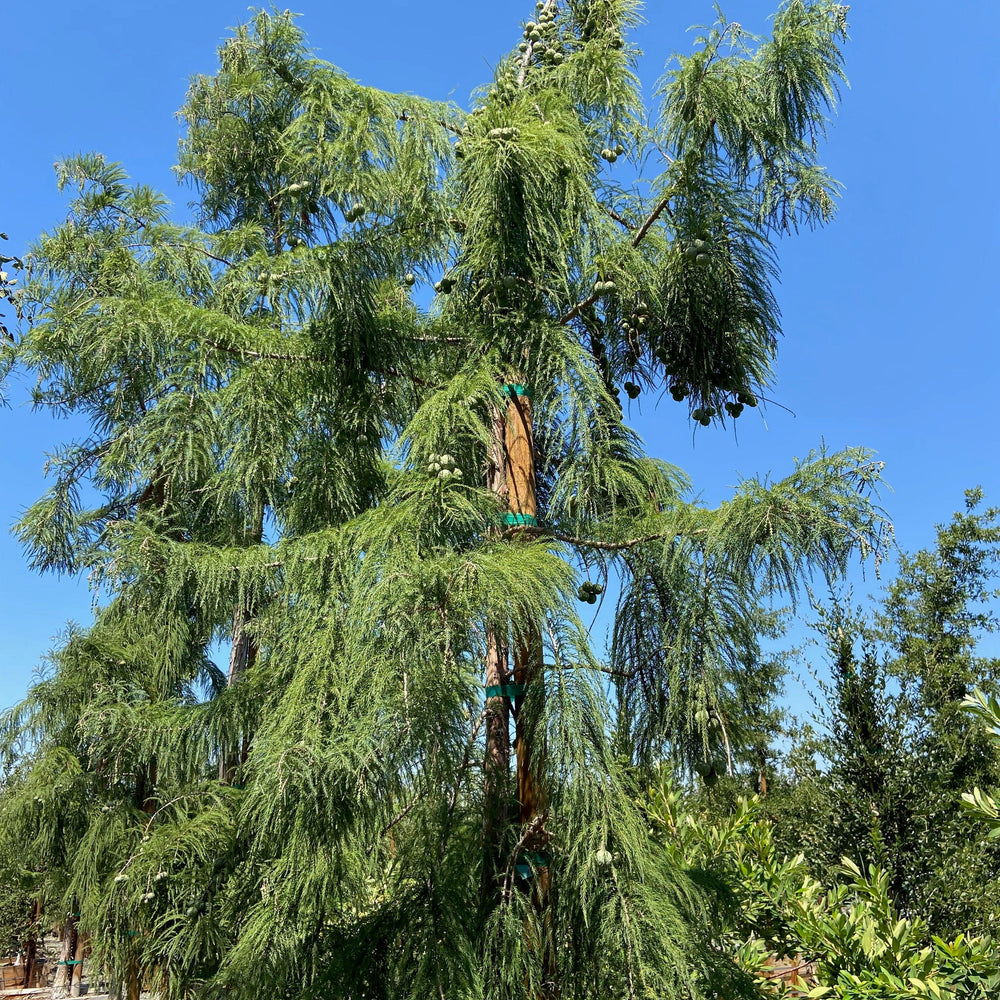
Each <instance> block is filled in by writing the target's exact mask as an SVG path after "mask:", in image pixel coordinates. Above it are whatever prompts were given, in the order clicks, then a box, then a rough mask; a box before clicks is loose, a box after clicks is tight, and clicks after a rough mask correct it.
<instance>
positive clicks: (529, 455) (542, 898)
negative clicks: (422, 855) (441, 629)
mask: <svg viewBox="0 0 1000 1000" xmlns="http://www.w3.org/2000/svg"><path fill="white" fill-rule="evenodd" d="M506 391H507V393H508V404H507V419H506V422H505V426H504V454H505V464H506V473H507V506H508V510H509V512H510V515H511V518H510V520H511V521H512V523H513V525H515V526H516V525H525V526H527V525H534V524H535V523H536V516H537V512H538V507H537V499H536V477H535V443H534V433H533V428H532V418H531V397H530V396H529V395H528V394H527V392H525V391H524V390H523V388H522V387H520V386H510V387H508V388H507V390H506ZM543 667H544V660H543V651H542V633H541V628H540V623H538V622H531V623H528V624H527V625H526V626H524V628H523V631H521V632H520V634H517V635H515V636H514V684H515V691H516V695H515V699H514V721H515V727H516V734H517V798H518V802H519V817H518V818H519V820H520V823H521V837H520V840H521V844H522V846H523V848H524V850H525V851H530V852H532V854H533V857H532V858H531V862H532V866H533V869H534V875H533V880H532V898H533V901H534V904H535V910H536V913H537V915H538V933H531V934H530V935H529V945H530V947H532V948H533V949H535V950H536V953H538V957H539V958H540V968H541V971H542V972H543V974H544V976H545V979H546V981H547V982H549V983H552V982H553V981H554V979H555V971H556V968H555V947H554V944H555V943H554V940H553V928H552V923H551V912H550V909H549V897H550V892H551V887H552V883H551V880H552V875H551V872H550V870H549V867H548V856H547V854H546V849H547V847H548V841H549V838H548V834H547V833H546V831H545V820H546V815H547V811H548V799H547V796H546V794H545V787H544V782H543V777H542V771H543V769H544V749H545V748H544V734H543V733H542V732H541V731H540V729H539V725H540V723H541V712H542V707H543V705H544V698H545V689H544V683H545V677H544V669H543ZM529 705H530V709H529ZM550 993H551V990H550V989H549V988H548V987H546V988H544V989H543V992H542V994H540V995H541V996H548V995H550Z"/></svg>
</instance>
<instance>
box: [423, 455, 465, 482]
mask: <svg viewBox="0 0 1000 1000" xmlns="http://www.w3.org/2000/svg"><path fill="white" fill-rule="evenodd" d="M427 471H428V473H429V474H430V475H432V476H436V477H437V478H438V479H444V480H448V479H454V480H460V479H461V478H462V470H461V469H460V468H459V467H458V464H457V463H456V462H455V456H454V455H438V454H434V455H429V456H428V463H427Z"/></svg>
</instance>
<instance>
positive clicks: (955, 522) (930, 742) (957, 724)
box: [775, 490, 1000, 935]
mask: <svg viewBox="0 0 1000 1000" xmlns="http://www.w3.org/2000/svg"><path fill="white" fill-rule="evenodd" d="M981 502H982V493H981V491H979V490H970V491H968V492H967V493H966V505H965V510H964V511H961V512H959V513H956V514H955V515H954V517H953V518H952V520H951V522H950V523H949V524H947V525H942V526H939V527H938V529H937V538H936V544H935V546H934V548H932V549H923V550H920V551H919V552H917V553H916V554H915V555H912V556H911V555H906V554H902V555H901V557H900V562H899V572H898V574H897V576H896V578H895V579H894V580H893V581H892V582H891V583H890V584H889V586H888V587H887V589H886V595H885V598H884V600H883V603H882V606H881V608H879V609H878V610H877V611H876V613H875V614H874V615H873V616H871V617H869V616H866V615H865V614H863V613H861V612H860V611H858V610H855V609H852V608H851V607H849V606H848V605H846V604H845V603H843V602H840V601H838V600H836V599H835V600H834V601H833V602H832V604H831V606H830V607H828V608H820V609H819V620H818V622H817V627H818V629H819V631H820V633H821V635H822V636H823V638H824V640H825V642H826V644H827V648H828V651H829V656H830V669H831V674H832V679H831V682H830V684H829V686H827V687H825V688H824V689H823V694H824V696H825V705H824V706H823V707H822V712H823V716H824V719H823V721H824V723H825V726H826V729H827V736H826V738H825V739H821V740H820V741H819V743H818V745H817V747H816V749H817V750H818V752H819V754H820V755H821V756H822V758H824V759H825V760H826V761H827V762H828V767H827V768H826V769H825V770H824V771H823V772H822V773H818V774H816V775H814V776H813V778H812V780H811V781H810V782H808V787H806V785H805V784H803V785H802V786H801V787H798V788H796V789H794V790H793V791H792V792H791V793H790V795H789V801H788V802H787V803H783V804H782V806H781V807H779V808H778V809H777V810H776V811H775V815H776V816H777V818H778V826H779V829H782V828H784V827H785V826H788V825H789V824H790V825H791V827H792V829H791V830H790V831H789V833H790V834H791V835H792V836H794V837H795V838H796V840H797V841H799V842H801V841H802V840H803V838H804V839H806V840H807V841H808V842H810V843H812V844H813V845H814V846H815V848H816V852H815V855H814V856H812V857H810V862H811V864H812V865H813V866H814V867H813V870H814V871H815V872H817V873H820V872H822V871H825V870H828V869H829V867H830V866H832V865H836V864H838V863H839V861H840V859H841V858H842V857H845V856H846V857H850V858H852V859H853V860H854V861H856V862H857V863H858V864H859V865H860V866H861V867H862V868H863V869H867V867H869V866H871V865H873V864H874V865H878V866H879V867H880V868H882V869H884V870H885V872H886V874H887V878H888V892H889V895H890V898H891V899H892V901H893V904H894V906H895V907H896V908H897V909H898V910H899V911H900V913H901V914H902V915H904V916H912V917H919V918H921V919H923V920H925V921H927V923H928V925H929V927H930V929H931V931H933V932H934V933H938V934H942V935H944V934H955V933H959V932H962V931H969V930H970V929H976V928H980V929H985V928H986V927H988V926H989V924H990V923H991V922H992V920H993V915H994V913H996V912H997V911H998V908H1000V895H998V894H997V893H995V892H993V891H992V890H991V888H990V887H992V886H994V885H995V884H996V879H997V875H998V873H1000V853H998V852H997V850H996V848H995V846H994V845H992V844H987V843H985V842H984V838H983V837H982V836H981V832H980V831H977V829H976V827H975V824H974V823H972V822H971V821H970V819H969V817H968V816H966V815H964V814H963V813H962V812H961V811H959V810H957V809H956V808H955V807H956V805H957V803H958V800H959V796H960V795H961V793H962V792H963V791H966V790H967V789H969V788H970V787H972V786H974V785H978V786H980V787H992V786H994V785H996V784H997V783H1000V761H998V756H997V754H996V751H995V748H994V747H993V746H992V744H991V743H990V741H989V740H988V738H987V737H986V735H985V734H984V733H982V732H981V731H979V730H978V729H977V728H976V727H975V726H973V725H971V724H970V720H969V717H968V715H967V713H966V712H965V711H964V710H963V704H964V703H965V701H966V699H967V698H968V696H969V694H970V692H971V691H972V689H973V687H974V685H976V684H981V685H982V686H983V687H984V690H987V691H990V692H992V691H995V678H996V672H997V661H996V660H993V659H990V658H986V657H982V656H978V655H977V651H976V648H977V643H978V641H979V639H980V638H981V637H982V636H983V635H984V634H988V633H991V632H993V631H995V630H996V628H997V620H996V618H995V616H994V615H993V613H992V612H991V610H990V608H989V601H990V600H991V599H992V598H994V597H995V596H997V591H996V590H995V589H994V588H993V586H992V583H993V576H994V571H995V565H996V562H997V559H998V557H1000V510H998V509H997V508H986V509H981V508H980V504H981ZM802 796H807V797H809V798H810V802H811V807H810V813H811V816H812V818H810V817H809V816H807V815H805V814H804V813H803V812H802V810H797V809H796V808H795V806H794V802H795V800H796V799H797V798H800V797H802ZM817 796H818V799H819V801H820V803H821V805H820V806H819V807H818V808H817V803H816V801H815V800H816V798H817ZM786 806H787V807H788V808H787V809H786ZM792 817H794V818H792ZM803 822H805V824H806V825H807V826H809V827H811V830H809V831H804V830H803V826H802V824H803Z"/></svg>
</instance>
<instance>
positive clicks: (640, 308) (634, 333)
mask: <svg viewBox="0 0 1000 1000" xmlns="http://www.w3.org/2000/svg"><path fill="white" fill-rule="evenodd" d="M648 323H649V303H648V302H646V300H645V299H639V301H638V302H636V304H635V308H634V309H633V310H632V312H631V313H629V315H628V317H627V318H623V319H622V320H621V322H620V323H619V324H618V325H619V326H620V327H621V331H622V333H624V334H625V336H626V337H628V339H629V341H631V342H635V341H636V340H638V339H639V336H640V335H641V334H642V332H643V331H644V330H645V329H646V326H647V325H648Z"/></svg>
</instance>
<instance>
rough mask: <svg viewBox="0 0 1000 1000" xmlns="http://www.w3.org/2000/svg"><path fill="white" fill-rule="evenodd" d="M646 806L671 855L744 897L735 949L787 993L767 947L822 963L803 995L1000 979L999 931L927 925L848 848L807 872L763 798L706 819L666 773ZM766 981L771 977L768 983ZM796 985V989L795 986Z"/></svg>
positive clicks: (772, 986)
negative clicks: (785, 844) (778, 838)
mask: <svg viewBox="0 0 1000 1000" xmlns="http://www.w3.org/2000/svg"><path fill="white" fill-rule="evenodd" d="M646 809H647V815H648V816H649V818H650V821H651V823H652V824H653V826H654V829H655V830H656V831H657V832H658V837H659V839H660V840H661V842H662V844H663V846H664V850H665V851H666V852H667V853H668V854H669V855H670V856H671V857H672V858H673V859H674V861H675V863H678V864H686V865H688V866H691V867H694V868H696V869H698V870H701V871H705V872H706V873H711V875H712V876H713V877H717V878H722V879H723V880H724V881H725V883H726V884H727V885H728V886H729V887H730V888H731V890H732V891H733V893H734V894H735V896H736V900H737V905H736V906H735V907H733V908H732V909H731V910H730V911H729V913H728V914H727V917H728V919H727V920H726V923H725V930H724V933H725V935H726V937H727V938H728V941H729V950H731V951H733V952H734V953H736V954H738V955H739V957H740V960H741V962H742V963H743V964H744V966H745V967H746V968H747V969H748V970H750V971H752V972H755V973H756V974H758V975H760V976H763V977H764V980H765V983H766V984H767V988H768V991H769V992H770V991H771V990H777V991H778V995H783V994H782V993H781V985H780V983H776V982H775V980H773V979H771V978H770V976H771V975H773V972H772V964H771V961H772V960H771V959H770V958H769V956H774V955H777V956H782V955H785V956H789V957H793V956H797V961H798V962H799V964H800V965H801V966H803V967H806V966H809V965H810V964H814V966H815V973H814V974H810V973H809V972H808V971H807V972H806V975H807V976H810V975H812V982H810V983H808V985H807V987H806V989H807V990H808V992H807V993H806V995H807V996H810V997H817V998H818V997H830V998H842V1000H902V998H904V997H905V998H913V997H925V998H941V997H947V998H954V1000H958V998H968V1000H973V998H986V997H989V996H993V995H994V994H995V991H996V990H997V988H998V987H1000V948H998V947H997V945H996V943H995V942H994V941H993V939H992V938H991V937H988V936H983V937H970V936H966V935H964V934H959V935H957V936H956V937H955V938H953V939H951V940H945V939H943V938H941V937H938V936H934V935H931V934H930V933H929V931H928V928H927V925H926V923H925V922H924V921H922V920H920V919H919V918H907V917H900V915H899V913H898V911H897V910H896V909H895V907H894V906H893V904H892V901H891V899H890V893H889V877H888V875H887V873H885V872H884V871H882V870H880V869H878V868H877V867H875V866H872V867H870V868H865V869H862V868H861V867H859V866H858V865H856V864H855V863H854V862H852V861H849V860H848V859H846V858H845V859H844V860H843V861H842V862H841V863H840V864H838V865H836V866H835V867H833V868H832V869H829V870H828V871H827V872H826V873H825V877H824V882H825V883H826V884H825V885H824V884H821V882H819V881H817V880H815V879H814V878H812V877H811V876H810V875H809V874H808V868H807V865H806V863H805V858H804V856H803V855H802V854H797V855H795V856H794V857H788V856H782V855H781V853H780V852H779V850H778V849H777V848H776V845H775V842H774V836H773V832H774V831H773V824H772V822H771V821H770V820H769V819H768V818H767V815H766V811H765V802H764V801H763V800H761V799H757V798H753V799H740V800H739V801H738V802H737V803H736V804H735V808H734V809H733V810H732V812H731V813H730V814H728V815H724V816H716V817H715V818H709V817H708V816H707V815H705V814H704V813H699V812H695V811H693V810H692V809H691V808H690V807H688V806H686V805H685V803H684V801H683V799H682V798H681V796H680V795H679V794H678V792H677V791H676V790H674V789H673V788H672V787H671V785H670V784H669V782H663V781H661V782H660V783H659V784H658V785H656V786H654V787H653V788H651V789H650V790H649V792H648V795H647V805H646ZM762 985H763V984H762ZM793 995H794V994H793Z"/></svg>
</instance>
